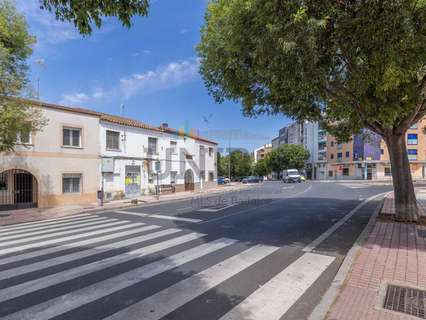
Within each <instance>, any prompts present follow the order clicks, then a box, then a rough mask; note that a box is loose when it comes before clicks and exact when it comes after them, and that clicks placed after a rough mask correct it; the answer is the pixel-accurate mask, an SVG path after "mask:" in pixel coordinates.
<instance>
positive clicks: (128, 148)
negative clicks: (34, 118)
mask: <svg viewBox="0 0 426 320" xmlns="http://www.w3.org/2000/svg"><path fill="white" fill-rule="evenodd" d="M28 104H29V105H31V106H33V107H34V108H39V109H41V111H42V114H43V117H44V118H46V119H47V120H48V122H47V125H46V126H45V127H43V128H42V130H41V131H39V132H36V133H32V134H26V135H21V136H20V137H17V141H18V144H17V146H16V148H15V150H14V151H13V152H7V153H2V154H1V156H0V210H10V209H19V208H28V207H51V206H56V205H63V204H76V203H91V202H96V201H97V191H98V190H100V189H101V188H102V186H103V187H104V190H105V195H106V196H107V197H108V198H109V199H114V198H123V197H128V198H132V197H135V196H139V195H142V194H148V193H153V192H155V191H156V185H157V183H158V184H159V185H162V191H164V192H165V191H184V190H187V191H189V190H195V189H199V188H208V187H210V186H211V185H215V184H216V183H217V171H216V151H217V144H216V143H214V142H212V141H209V140H206V139H203V138H201V137H198V136H197V135H195V134H191V133H183V132H182V133H181V132H179V131H177V130H174V129H171V128H168V127H167V126H166V125H162V126H160V127H152V126H149V125H147V124H144V123H142V122H140V121H137V120H132V119H127V118H122V117H116V116H112V115H108V114H104V113H100V112H96V111H93V110H89V109H82V108H74V107H66V106H61V105H56V104H50V103H45V102H39V101H30V100H28ZM156 162H159V163H160V164H161V165H160V166H159V167H160V168H159V169H160V172H159V174H158V175H157V174H156V170H155V169H156V168H155V167H156V165H155V164H156ZM108 163H110V164H112V165H110V166H109V167H110V168H107V166H106V164H108ZM106 169H108V170H106ZM104 171H106V172H104Z"/></svg>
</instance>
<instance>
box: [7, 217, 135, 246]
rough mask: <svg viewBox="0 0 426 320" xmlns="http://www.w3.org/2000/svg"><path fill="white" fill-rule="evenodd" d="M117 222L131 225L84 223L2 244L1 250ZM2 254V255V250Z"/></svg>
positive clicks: (107, 221) (108, 222)
mask: <svg viewBox="0 0 426 320" xmlns="http://www.w3.org/2000/svg"><path fill="white" fill-rule="evenodd" d="M117 222H121V223H129V221H119V220H117V219H109V220H106V221H105V223H102V221H99V222H98V221H94V222H93V221H92V222H84V223H83V224H80V227H79V228H77V227H75V228H72V230H68V231H61V232H52V233H48V234H43V235H39V236H33V237H28V238H24V239H18V240H10V241H4V242H0V248H2V247H7V246H10V245H19V244H21V243H25V242H30V241H36V240H43V239H47V238H52V237H61V236H66V235H68V234H72V233H78V232H82V231H89V230H94V229H97V228H100V227H109V226H113V225H115V224H116V223H117ZM0 253H1V249H0Z"/></svg>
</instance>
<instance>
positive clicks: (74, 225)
mask: <svg viewBox="0 0 426 320" xmlns="http://www.w3.org/2000/svg"><path fill="white" fill-rule="evenodd" d="M106 221H117V219H109V218H101V217H100V218H96V219H92V220H89V221H79V222H78V223H72V224H71V225H65V226H60V227H56V228H53V229H49V230H37V231H33V230H31V232H28V231H27V232H26V233H23V232H20V233H19V234H12V235H8V236H6V237H4V235H2V237H1V238H0V240H1V241H0V245H1V244H2V242H3V241H6V240H12V239H19V238H22V237H25V239H26V241H25V242H27V241H28V240H27V239H30V238H31V237H32V236H37V235H41V234H45V233H49V234H52V233H53V232H59V231H66V230H71V229H75V228H79V227H80V226H85V225H86V226H87V225H91V224H92V225H94V224H96V223H102V222H106ZM14 243H16V242H14Z"/></svg>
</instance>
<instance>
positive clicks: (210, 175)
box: [209, 171, 214, 181]
mask: <svg viewBox="0 0 426 320" xmlns="http://www.w3.org/2000/svg"><path fill="white" fill-rule="evenodd" d="M213 180H214V173H213V172H212V171H210V172H209V181H213Z"/></svg>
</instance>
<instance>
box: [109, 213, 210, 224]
mask: <svg viewBox="0 0 426 320" xmlns="http://www.w3.org/2000/svg"><path fill="white" fill-rule="evenodd" d="M114 212H116V213H123V214H129V215H132V216H138V217H146V218H156V219H164V220H174V221H183V222H190V223H197V222H201V221H203V220H200V219H192V218H183V217H175V216H166V215H162V214H148V213H141V212H129V211H114Z"/></svg>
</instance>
